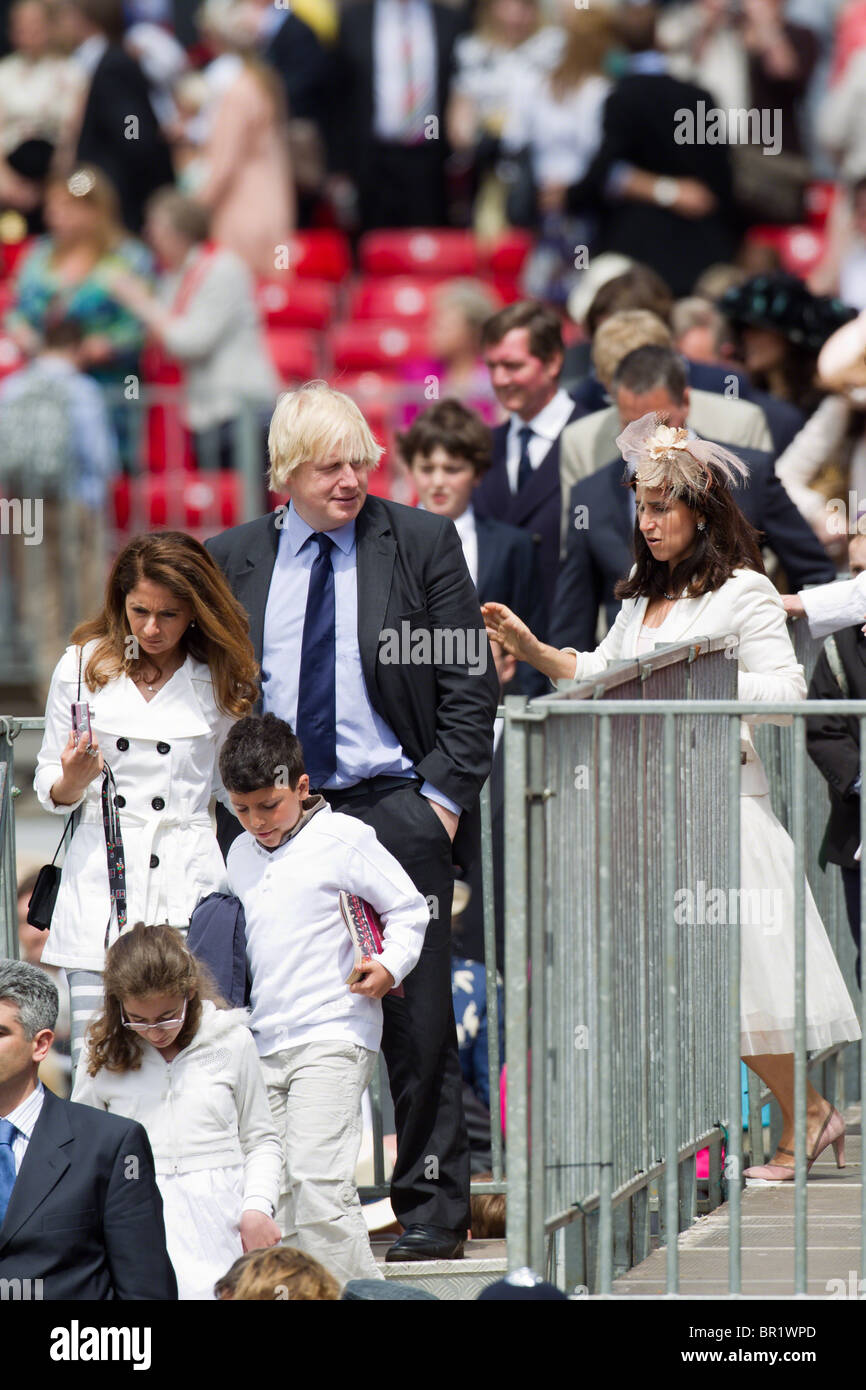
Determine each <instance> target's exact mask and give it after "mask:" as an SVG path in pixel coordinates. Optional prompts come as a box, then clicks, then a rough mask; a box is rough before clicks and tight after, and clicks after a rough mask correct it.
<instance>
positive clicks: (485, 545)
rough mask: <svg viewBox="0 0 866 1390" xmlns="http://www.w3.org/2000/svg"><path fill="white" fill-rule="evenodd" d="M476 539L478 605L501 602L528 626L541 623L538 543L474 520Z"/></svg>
mask: <svg viewBox="0 0 866 1390" xmlns="http://www.w3.org/2000/svg"><path fill="white" fill-rule="evenodd" d="M475 535H476V537H477V540H478V584H477V589H478V602H479V603H489V602H490V601H491V600H492V601H493V602H495V603H505V604H507V605H508V607H509V608H510V609H511V610H512V612H514V613H516V614H517V615H518V617H521V618H522V619H523V621H524V622H525V623H528V624H529V626H530V627H531V628H532V631H533V632H535V631H536V628H535V627H533V623H538V624H539V625H541V624H543V623H544V596H543V593H542V589H541V572H540V566H539V546H538V542H537V541H536V540H535V539H534V538H533V537H532V536H531V535H530V534H529V532H528V531H521V530H520V528H519V527H518V526H509V525H508V524H507V523H506V522H503V521H494V520H493V518H492V517H489V516H478V515H476V517H475Z"/></svg>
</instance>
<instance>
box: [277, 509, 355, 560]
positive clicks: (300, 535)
mask: <svg viewBox="0 0 866 1390" xmlns="http://www.w3.org/2000/svg"><path fill="white" fill-rule="evenodd" d="M356 520H357V518H355V517H353V518H352V520H351V521H345V522H344V523H343V525H342V526H338V527H337V529H336V530H335V531H326V532H325V535H327V536H330V538H331V540H332V541H333V542H334V545H335V546H336V547H337V549H338V550H342V552H343V554H344V555H348V554H349V553H350V552H351V549H352V546H353V545H354V544H355V521H356ZM283 525H284V529H285V530H286V531H287V532H288V535H287V541H288V544H289V549H290V550H291V553H292V554H293V555H297V554H298V552H299V551H300V550H301V549H302V547H303V546H304V545H306V543H307V541H308V540H309V538H310V536H312V534H313V527H312V526H311V525H310V524H309V522H307V521H304V518H303V517H302V516H301V515H300V514H299V513H298V512H296V511H295V504H294V502H289V511H288V520H287V521H285V522H284V523H283Z"/></svg>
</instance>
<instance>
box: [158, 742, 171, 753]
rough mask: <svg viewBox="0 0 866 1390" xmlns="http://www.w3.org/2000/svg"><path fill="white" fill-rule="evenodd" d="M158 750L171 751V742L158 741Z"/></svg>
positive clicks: (162, 751) (161, 751)
mask: <svg viewBox="0 0 866 1390" xmlns="http://www.w3.org/2000/svg"><path fill="white" fill-rule="evenodd" d="M156 751H157V753H170V752H171V744H170V743H158V744H157V745H156Z"/></svg>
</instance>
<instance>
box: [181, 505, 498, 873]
mask: <svg viewBox="0 0 866 1390" xmlns="http://www.w3.org/2000/svg"><path fill="white" fill-rule="evenodd" d="M275 521H276V518H275V514H273V513H272V514H270V515H268V516H263V517H259V518H258V519H257V520H256V521H249V522H247V523H246V524H245V525H243V526H235V527H233V528H232V530H230V531H224V532H223V533H222V534H221V535H219V536H214V537H213V538H212V539H211V540H209V541H208V542H207V547H208V549H209V550H210V552H211V554H212V555H213V557H214V559H215V560H216V562H217V564H218V565H219V566H220V567H221V569H222V570H223V571H224V573H225V576H226V579H227V580H228V582H229V586H230V588H231V590H232V592H233V593H234V595H235V597H236V598H237V599H239V601H240V602H241V603H242V604H243V606H244V608H245V609H246V610H247V613H248V614H249V617H250V638H251V640H252V644H253V648H254V650H255V654H256V660H257V661H259V662H261V659H262V642H263V635H264V623H265V607H266V605H267V600H268V589H269V588H270V583H271V575H272V574H273V569H274V563H275V561H276V556H277V543H278V540H279V529H278V527H277V525H276V524H275ZM355 543H356V555H357V568H358V645H359V648H360V653H361V668H362V670H363V673H364V682H365V684H366V687H367V693H368V695H369V697H370V701H371V703H372V705H373V708H374V709H375V710H376V712H377V714H380V715H381V716H382V718H383V719H384V720H385V722H386V723H387V724H388V726H389V727H390V728H391V729H393V731H394V733H395V734H396V736H397V738H398V739H399V740H400V744H401V746H402V748H403V751H404V752H405V753H406V756H407V757H409V758H411V759H412V763H413V765H414V767H415V770H416V772H417V773H418V776H419V777H421V778H422V779H424V780H426V781H429V782H430V783H431V784H432V786H434V787H436V789H437V790H438V791H441V792H443V793H444V795H445V796H448V797H450V798H451V800H452V801H455V802H456V803H457V805H458V806H461V807H463V809H464V810H465V811H466V812H469V813H470V814H469V815H463V816H461V817H460V825H459V827H458V831H457V835H456V837H455V841H454V853H455V857H456V859H457V861H458V862H461V863H462V862H463V858H462V856H463V855H464V854H465V855H467V856H469V855H471V853H472V852H473V848H474V844H475V840H476V838H477V833H478V826H479V821H478V816H477V808H478V793H479V792H480V790H481V787H482V785H483V783H484V781H485V779H486V777H487V775H488V773H489V771H490V762H491V758H492V755H493V718H494V715H495V713H496V703H497V695H498V682H497V678H496V669H495V667H494V665H493V657H492V654H491V652H490V647H489V644H488V642H487V638H486V636H485V635H484V624H483V622H482V620H481V613H480V610H479V605H478V595H477V593H476V591H475V586H474V584H473V583H472V580H471V578H470V576H469V571H468V569H467V568H466V561H465V560H464V558H463V547H462V546H461V544H460V539H459V537H458V535H457V531H456V529H455V527H454V523H453V522H452V521H448V520H447V519H446V518H445V517H440V516H435V515H434V514H433V513H432V512H426V511H421V510H419V509H417V508H415V507H403V506H401V505H400V504H399V503H398V502H390V501H386V500H385V499H384V498H381V497H368V498H367V500H366V502H365V503H364V505H363V507H362V508H361V511H360V512H359V513H358V518H357V520H356V523H355ZM404 623H406V624H408V626H409V630H411V631H413V632H415V631H419V630H424V629H427V630H429V631H431V632H435V630H436V629H452V630H454V629H459V630H462V631H467V632H468V631H469V630H475V631H477V632H479V633H480V634H481V636H480V642H481V646H480V650H481V652H482V653H484V652H486V666H485V669H484V671H483V673H480V674H478V675H472V674H471V664H470V663H467V664H465V665H460V664H451V665H442V666H435V665H432V664H431V665H429V666H420V665H412V664H397V663H393V664H391V663H387V662H383V661H380V660H379V652H380V645H381V643H380V634H381V633H382V632H384V631H385V630H386V629H387V630H391V631H394V632H396V633H397V634H398V636H399V634H400V633H401V631H402V627H401V625H402V624H404ZM472 640H473V641H476V640H478V639H475V638H473V639H472ZM219 809H220V810H221V809H222V808H219ZM218 823H220V831H221V834H220V844H221V845H222V848H223V851H224V852H225V851H226V849H227V847H228V844H230V843H231V840H232V839H233V838H234V837H235V835H237V834H238V833H239V832H240V826H239V825H238V824H237V822H236V821H235V820H234V817H232V816H230V815H229V814H228V813H227V812H225V813H224V814H223V816H222V817H221V818H219V821H218Z"/></svg>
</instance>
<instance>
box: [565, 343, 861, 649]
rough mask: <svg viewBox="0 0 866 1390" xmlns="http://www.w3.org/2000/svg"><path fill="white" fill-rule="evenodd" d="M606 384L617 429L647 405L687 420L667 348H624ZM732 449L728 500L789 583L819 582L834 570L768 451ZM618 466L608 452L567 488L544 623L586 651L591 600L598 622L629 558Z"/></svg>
mask: <svg viewBox="0 0 866 1390" xmlns="http://www.w3.org/2000/svg"><path fill="white" fill-rule="evenodd" d="M612 389H613V393H614V398H615V400H616V410H617V418H618V420H619V426H620V429H624V428H625V426H626V425H628V424H630V423H631V422H632V421H633V420H639V419H640V418H641V416H643V415H646V414H647V413H648V412H650V411H657V412H658V413H659V414H661V415H664V416H665V417H666V420H667V423H668V424H670V425H688V424H690V419H689V392H688V387H687V385H686V370H685V366H684V364H683V360H682V358H681V357H680V355H679V353H677V352H676V351H675V350H674V349H673V348H665V347H660V346H647V347H642V348H638V349H636V351H634V352H631V353H629V354H628V356H627V357H626V358H624V359H623V361H622V362H621V363H620V365H619V367H618V368H617V371H616V373H615V374H614V378H613V384H612ZM716 442H718V443H725V442H726V441H724V440H718V441H716ZM735 452H736V454H737V456H738V457H739V458H741V459H742V460H743V462H744V463H746V464H747V465H748V467H749V475H750V476H749V480H748V484H747V486H745V487H743V486H741V485H740V484H739V483H738V484H737V485H736V487H735V488H734V495H735V497H736V500H737V502H738V504H739V506H740V508H741V510H742V511H743V513H744V515H745V516H746V517H747V518H748V520H749V521H750V522H751V523H752V525H753V526H755V527H757V529H758V530H759V531H762V532H763V533H764V539H765V541H766V544H767V545H768V546H769V547H770V548H771V550H773V552H774V553H775V555H776V557H777V558H778V560H779V562H780V564H781V565H782V567H783V569H784V570H785V572H786V574H787V576H788V579H789V582H790V583H791V585H795V584H798V585H799V586H801V587H802V585H803V584H825V583H827V582H828V581H829V580H831V579H832V578H833V576H834V573H835V571H834V566H833V562H832V561H831V560H830V558H829V557H828V555H827V553H826V551H825V550H824V548H823V546H822V545H821V543H820V541H819V540H818V538H817V537H816V535H815V533H814V532H813V530H812V528H811V527H810V526H809V524H808V522H806V521H805V520H804V518H803V517H802V516H801V515H800V513H799V512H798V511H797V508H796V507H795V506H794V503H793V502H792V501H791V499H790V498H789V496H788V494H787V493H786V492H785V489H784V488H783V487H782V484H781V483H780V481H779V479H778V478H777V477H776V473H775V470H774V462H773V456H772V454H769V453H766V452H762V451H759V450H755V449H747V448H743V447H742V446H739V447H737V448H736V449H735ZM624 473H625V465H624V464H623V462H622V459H621V458H619V457H615V458H614V459H613V460H612V461H611V462H610V463H608V464H607V465H606V466H605V467H604V468H601V469H598V470H597V471H596V472H594V473H592V474H591V475H590V476H589V477H587V478H584V479H583V480H582V481H581V482H579V483H577V484H575V486H574V487H573V488H572V489H571V494H570V498H569V519H570V525H569V530H568V537H567V545H566V553H565V560H564V562H563V565H562V570H561V572H560V576H559V583H558V585H557V590H556V599H555V602H554V609H553V617H552V620H551V624H550V636H549V641H550V642H551V643H552V644H553V645H554V646H558V647H565V646H568V647H575V648H576V649H577V651H591V650H592V649H593V648H594V647H595V645H596V636H597V627H598V617H599V608H603V610H604V619H605V625H606V627H610V626H612V624H613V622H614V620H615V618H616V615H617V613H618V612H619V607H620V603H619V599H617V598H615V597H614V586H615V585H616V583H617V582H618V580H620V579H624V578H625V576H626V575H627V574H628V572H629V570H630V569H631V566H632V564H633V563H634V554H633V540H634V526H635V513H634V493H633V492H632V490H631V488H629V487H626V486H624V484H623V476H624ZM795 575H796V576H797V579H796V580H795V579H794V578H793V576H795Z"/></svg>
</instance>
